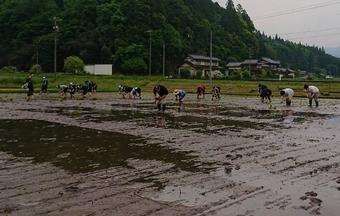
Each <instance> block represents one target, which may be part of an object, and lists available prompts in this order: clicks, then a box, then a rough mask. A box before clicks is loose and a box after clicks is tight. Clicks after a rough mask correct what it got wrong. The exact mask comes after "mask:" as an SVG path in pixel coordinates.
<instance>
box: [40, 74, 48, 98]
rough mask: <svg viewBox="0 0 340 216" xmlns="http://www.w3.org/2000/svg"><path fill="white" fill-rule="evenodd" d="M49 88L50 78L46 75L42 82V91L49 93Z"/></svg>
mask: <svg viewBox="0 0 340 216" xmlns="http://www.w3.org/2000/svg"><path fill="white" fill-rule="evenodd" d="M47 89H48V79H47V78H46V77H43V78H42V82H41V92H40V94H42V93H45V94H46V93H47Z"/></svg>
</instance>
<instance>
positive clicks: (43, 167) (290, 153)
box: [0, 94, 340, 216]
mask: <svg viewBox="0 0 340 216" xmlns="http://www.w3.org/2000/svg"><path fill="white" fill-rule="evenodd" d="M49 97H50V98H52V97H53V96H49ZM169 102H170V103H169V106H168V110H167V111H166V113H165V114H161V113H158V112H157V110H156V109H155V105H154V103H153V101H152V98H151V95H149V96H146V97H145V98H144V99H143V100H141V101H138V100H122V99H120V98H119V96H118V95H112V94H97V95H93V96H91V97H89V98H87V99H84V100H56V99H49V98H39V97H38V98H36V99H35V100H33V101H31V102H26V101H25V100H24V95H0V188H1V189H0V214H3V215H115V216H117V215H138V216H140V215H197V216H198V215H221V216H222V215H230V216H250V215H254V216H255V215H256V216H276V215H282V216H287V215H289V216H295V215H296V216H303V215H323V216H338V215H339V211H340V167H339V165H340V137H339V131H340V130H339V129H340V101H337V100H321V106H320V107H319V108H309V107H307V102H308V101H307V99H304V98H303V99H295V100H294V101H293V106H292V107H291V108H286V107H285V106H283V104H281V103H280V101H279V99H275V100H274V102H273V104H272V106H268V105H266V104H262V103H260V102H259V99H258V98H254V97H249V98H246V97H242V98H241V97H223V98H222V100H221V101H219V102H211V101H210V100H209V99H206V100H200V101H197V100H196V99H195V97H194V96H193V95H190V96H189V97H188V98H186V101H185V108H184V111H182V112H178V107H177V105H176V103H175V101H173V98H172V97H171V96H170V97H169Z"/></svg>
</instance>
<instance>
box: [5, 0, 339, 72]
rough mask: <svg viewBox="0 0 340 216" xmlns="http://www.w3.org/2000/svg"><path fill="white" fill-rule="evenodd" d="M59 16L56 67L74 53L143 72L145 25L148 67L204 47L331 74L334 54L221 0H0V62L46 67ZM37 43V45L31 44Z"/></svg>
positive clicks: (173, 62) (171, 65) (335, 68)
mask: <svg viewBox="0 0 340 216" xmlns="http://www.w3.org/2000/svg"><path fill="white" fill-rule="evenodd" d="M54 16H57V17H59V18H60V21H59V22H58V25H59V28H60V31H59V33H58V35H57V37H58V59H59V61H58V70H62V69H63V61H62V60H63V59H65V58H66V57H67V56H79V57H81V58H82V59H83V60H84V62H85V63H86V64H94V63H105V64H107V63H112V64H114V68H115V70H116V71H119V72H124V73H129V72H130V73H146V71H147V62H148V45H149V34H148V33H147V32H146V31H148V30H153V32H152V34H151V36H152V44H153V46H152V50H153V52H152V60H153V61H152V68H153V73H155V72H159V73H160V72H161V71H162V49H163V45H165V46H166V54H167V59H166V60H167V61H166V68H167V70H168V71H169V72H174V71H175V70H176V67H177V65H178V64H180V63H181V62H182V60H183V58H184V57H185V56H186V55H187V54H189V53H194V54H201V55H208V54H209V41H210V32H211V31H212V33H213V52H214V56H216V57H219V58H221V59H222V60H223V61H226V62H229V61H230V60H235V61H236V60H237V61H241V60H244V59H246V58H248V56H249V49H250V50H251V54H252V57H254V58H257V57H261V56H266V57H271V58H274V59H277V60H280V61H281V62H282V64H283V66H285V67H290V68H293V69H302V70H308V71H314V72H317V73H324V72H325V71H326V73H329V74H333V75H339V73H340V72H339V69H340V60H339V59H337V58H335V57H332V56H330V55H328V54H326V53H325V51H324V49H323V48H318V47H315V46H306V45H302V44H296V43H292V42H290V41H286V40H283V39H281V38H279V37H278V36H275V37H268V36H266V35H265V34H263V33H260V32H258V31H257V30H256V29H255V27H254V24H253V22H252V20H251V19H250V17H249V15H248V14H247V12H246V11H245V10H244V9H243V8H242V6H241V5H236V6H235V5H234V2H233V1H232V0H228V1H227V5H226V7H225V8H222V7H220V6H219V5H218V4H217V3H213V2H212V1H211V0H68V1H65V0H44V1H40V0H15V1H13V0H2V1H0V38H1V40H0V68H2V67H3V66H7V65H9V66H15V67H17V68H18V69H20V70H28V69H29V68H30V67H31V66H32V65H34V64H35V63H36V57H37V53H39V64H40V65H41V66H42V68H43V70H45V71H49V70H50V71H51V70H53V59H54V58H53V55H54V52H53V50H54V36H55V35H54V32H53V17H54ZM37 49H38V51H39V52H37Z"/></svg>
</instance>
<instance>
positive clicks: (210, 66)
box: [209, 31, 213, 88]
mask: <svg viewBox="0 0 340 216" xmlns="http://www.w3.org/2000/svg"><path fill="white" fill-rule="evenodd" d="M212 42H213V41H212V31H210V65H209V70H210V85H211V88H212V87H213V81H212Z"/></svg>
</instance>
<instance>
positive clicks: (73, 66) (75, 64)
mask: <svg viewBox="0 0 340 216" xmlns="http://www.w3.org/2000/svg"><path fill="white" fill-rule="evenodd" d="M84 67H85V64H84V61H83V60H82V59H81V58H79V57H78V56H69V57H67V58H66V59H65V61H64V70H65V72H67V73H74V74H77V73H83V72H84Z"/></svg>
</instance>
